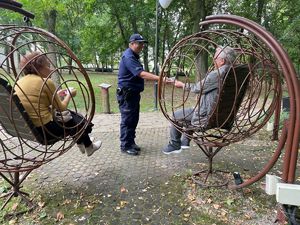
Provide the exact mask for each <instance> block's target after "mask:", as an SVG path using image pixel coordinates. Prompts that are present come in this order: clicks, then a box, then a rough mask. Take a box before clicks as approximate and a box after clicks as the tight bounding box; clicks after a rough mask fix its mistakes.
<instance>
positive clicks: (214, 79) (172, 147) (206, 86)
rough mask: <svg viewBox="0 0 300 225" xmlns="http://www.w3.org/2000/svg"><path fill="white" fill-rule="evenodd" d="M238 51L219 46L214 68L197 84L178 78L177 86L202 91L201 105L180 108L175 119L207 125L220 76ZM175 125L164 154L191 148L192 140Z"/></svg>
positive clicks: (171, 129)
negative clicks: (184, 81)
mask: <svg viewBox="0 0 300 225" xmlns="http://www.w3.org/2000/svg"><path fill="white" fill-rule="evenodd" d="M235 58H236V52H235V51H234V49H232V48H231V47H228V46H226V47H221V46H220V47H217V49H216V52H215V55H214V58H213V60H214V70H213V71H211V72H209V73H208V74H207V75H206V77H205V78H204V79H203V80H201V81H199V82H198V83H196V84H184V83H183V82H181V81H178V80H176V81H175V86H176V87H178V88H184V89H185V90H190V91H191V92H194V93H200V95H201V97H200V104H199V107H198V108H196V109H194V108H187V109H184V110H183V109H180V110H178V111H176V112H175V113H174V119H175V120H177V121H180V120H183V121H184V122H185V123H190V124H192V125H195V126H200V125H201V126H202V127H205V126H206V123H207V118H208V116H209V115H210V113H211V111H212V110H213V108H214V104H215V102H216V100H217V98H218V93H219V85H220V83H219V82H220V78H222V77H223V76H224V75H225V74H226V73H227V72H228V71H229V69H230V68H231V66H232V65H233V64H234V61H235ZM181 136H182V135H181V132H179V131H178V130H177V129H176V128H175V127H174V126H173V125H172V126H171V128H170V140H169V143H168V145H167V146H165V147H164V148H163V150H162V151H163V153H164V154H171V153H180V152H181V150H182V149H184V148H189V143H190V140H189V139H188V138H187V137H186V136H185V135H183V137H182V140H181Z"/></svg>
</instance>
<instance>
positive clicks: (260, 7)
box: [256, 0, 265, 24]
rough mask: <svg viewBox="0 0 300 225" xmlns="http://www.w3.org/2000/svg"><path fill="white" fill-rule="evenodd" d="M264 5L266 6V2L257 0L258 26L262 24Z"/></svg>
mask: <svg viewBox="0 0 300 225" xmlns="http://www.w3.org/2000/svg"><path fill="white" fill-rule="evenodd" d="M264 5H265V0H257V13H256V22H257V23H258V24H261V23H262V17H263V9H264Z"/></svg>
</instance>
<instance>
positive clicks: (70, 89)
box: [68, 87, 77, 97]
mask: <svg viewBox="0 0 300 225" xmlns="http://www.w3.org/2000/svg"><path fill="white" fill-rule="evenodd" d="M68 89H69V91H68V93H69V94H71V96H72V97H75V96H76V94H77V91H76V89H75V88H73V87H69V88H68Z"/></svg>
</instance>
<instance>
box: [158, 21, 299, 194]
mask: <svg viewBox="0 0 300 225" xmlns="http://www.w3.org/2000/svg"><path fill="white" fill-rule="evenodd" d="M215 24H217V25H220V24H221V25H232V26H235V27H238V28H240V29H241V30H247V31H248V32H249V33H251V34H253V35H254V36H255V38H256V39H257V40H258V41H259V42H260V43H262V45H264V46H265V48H266V49H268V51H267V52H268V54H271V55H273V56H274V57H275V59H276V60H277V62H278V64H279V65H280V68H281V69H282V73H283V76H284V78H285V80H286V82H287V87H288V92H289V96H290V105H291V110H290V118H289V123H285V126H284V129H283V131H282V134H281V137H280V141H279V145H278V148H277V149H276V151H275V153H274V155H273V157H272V158H271V159H270V161H269V162H268V163H267V164H266V165H265V167H264V168H263V169H262V171H260V172H259V173H258V174H257V175H256V176H254V177H253V178H251V179H249V180H247V181H246V182H244V183H242V184H240V185H234V186H231V188H242V187H245V186H247V185H250V184H252V183H254V182H256V181H258V180H259V179H261V178H262V177H263V176H264V175H265V174H266V173H267V172H268V171H269V170H270V169H271V168H272V166H273V165H274V164H275V162H276V161H277V160H278V158H279V156H280V154H281V152H282V149H283V147H284V146H285V148H286V151H285V156H284V168H283V176H282V179H283V181H284V182H288V183H293V182H294V181H295V170H296V161H297V157H298V143H299V131H300V123H299V119H300V118H299V117H300V115H299V114H300V113H299V112H300V111H299V110H300V103H299V101H300V100H299V99H300V90H299V81H298V80H297V77H296V73H295V69H294V67H293V65H292V62H291V60H290V59H289V57H288V55H287V54H286V52H285V51H284V50H283V48H282V47H281V46H280V44H279V43H278V42H277V41H276V40H275V39H274V37H273V36H272V35H271V34H270V33H268V32H267V31H266V30H265V29H264V28H263V27H261V26H260V25H258V24H256V23H255V22H253V21H250V20H248V19H245V18H243V17H240V16H234V15H215V16H208V17H206V19H205V20H204V21H203V22H201V23H200V26H203V27H205V28H206V29H207V28H208V27H209V26H210V25H215ZM206 32H208V33H207V34H211V33H213V32H218V31H215V30H213V29H212V30H202V31H201V32H199V33H197V34H193V35H191V36H188V37H186V38H183V39H182V40H181V41H179V42H178V43H177V44H176V45H175V46H174V47H173V48H172V50H171V51H170V53H169V56H168V57H167V59H166V61H165V62H164V65H163V67H162V72H161V77H160V80H159V98H160V106H161V109H162V112H163V114H164V116H165V117H166V118H167V119H168V120H169V121H170V122H171V123H172V124H173V125H174V126H175V127H176V128H177V129H178V130H179V131H181V132H186V130H185V129H183V128H182V125H179V124H178V121H176V120H174V119H173V118H172V117H171V115H172V114H171V115H169V114H168V113H167V112H166V110H165V109H166V99H165V98H164V97H165V96H164V95H165V90H164V85H165V84H164V83H163V82H162V79H163V77H164V76H166V74H165V73H166V71H167V73H168V69H169V66H170V65H169V64H171V63H172V61H174V60H176V59H175V58H174V57H173V58H172V54H175V55H176V54H177V53H178V52H179V51H180V50H179V48H181V46H184V45H185V44H186V43H187V41H188V40H192V38H193V37H195V38H201V37H202V36H203V37H204V36H205V34H206ZM228 32H234V31H230V30H228ZM209 37H210V36H209V35H208V36H207V37H206V38H209ZM212 38H213V37H212ZM259 45H260V44H259V43H258V46H259ZM201 47H202V49H203V48H205V47H206V46H201ZM253 48H255V47H253ZM253 54H254V53H253ZM180 57H181V56H180ZM266 63H267V62H266ZM165 70H166V71H165ZM258 82H259V81H258ZM275 86H276V87H277V88H278V90H277V91H279V93H281V87H280V84H279V83H277V84H276V85H275ZM173 92H174V91H173ZM173 92H172V96H171V99H173V98H174V96H173ZM187 95H188V94H187ZM187 95H183V98H182V100H183V103H182V104H183V105H180V106H181V107H184V103H185V101H186V98H187V97H186V96H187ZM280 98H281V94H279V95H278V96H277V98H276V99H273V101H274V105H273V106H272V108H270V111H269V113H270V112H272V113H274V112H275V129H278V120H279V110H278V109H279V107H280ZM250 101H251V99H250ZM217 102H218V101H217ZM254 104H256V103H254ZM173 107H174V105H173V102H172V109H173ZM194 107H197V105H196V106H194ZM296 112H298V113H296ZM173 114H174V111H173ZM269 118H270V115H269V114H268V117H267V118H266V120H264V122H263V123H261V124H260V125H258V126H257V127H255V128H254V130H251V131H250V132H245V134H243V135H241V136H240V140H242V139H244V138H245V137H247V136H250V135H251V134H253V133H255V132H256V131H257V130H259V129H260V128H262V126H263V125H264V124H265V123H266V122H267V121H268V120H269ZM276 126H277V127H276ZM237 129H239V125H238V124H237ZM275 132H276V131H273V137H274V136H275V135H276V134H275ZM277 132H278V131H277ZM229 133H230V132H229ZM223 135H224V134H222V133H220V137H216V140H217V141H218V140H219V142H215V141H214V140H209V139H208V140H207V141H206V142H205V138H206V137H205V136H203V135H202V136H189V137H190V138H192V139H193V140H194V141H196V143H197V144H198V146H199V147H200V149H202V150H203V148H204V150H205V151H204V153H205V154H206V155H207V157H208V159H209V162H210V163H212V158H213V157H214V155H215V154H216V153H217V152H218V151H219V150H220V148H221V147H222V146H225V145H228V144H230V143H232V142H233V139H231V138H230V137H229V139H228V140H227V141H228V142H226V143H224V142H223V141H222V140H224V137H222V136H223ZM203 137H204V139H203ZM199 138H201V139H199ZM238 139H239V138H235V140H238ZM211 148H216V149H215V151H214V150H212V149H211ZM207 149H208V150H207ZM206 150H207V151H206ZM209 168H210V169H209V171H210V172H212V169H211V165H209Z"/></svg>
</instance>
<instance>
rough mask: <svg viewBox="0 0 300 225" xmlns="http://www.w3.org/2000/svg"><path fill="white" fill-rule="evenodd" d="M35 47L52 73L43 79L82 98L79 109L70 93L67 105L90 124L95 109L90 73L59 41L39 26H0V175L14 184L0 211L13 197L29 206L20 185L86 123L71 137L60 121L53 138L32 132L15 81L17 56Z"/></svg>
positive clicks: (12, 6) (17, 7) (7, 4)
mask: <svg viewBox="0 0 300 225" xmlns="http://www.w3.org/2000/svg"><path fill="white" fill-rule="evenodd" d="M0 7H2V8H5V9H9V10H13V11H15V12H18V13H21V14H23V15H25V17H26V19H25V20H24V21H26V22H27V23H28V22H30V19H33V18H34V15H33V14H31V13H30V12H28V11H25V10H23V9H22V5H21V4H20V3H18V2H15V1H4V2H1V3H0ZM33 51H38V52H40V53H41V55H43V56H45V57H46V58H47V60H48V61H49V62H50V66H51V69H52V71H53V72H52V73H51V74H50V75H49V77H48V78H47V79H49V78H52V77H54V76H55V77H56V80H58V81H59V86H58V87H57V90H59V89H64V88H69V87H76V89H77V95H76V99H78V98H81V102H82V103H81V104H82V105H81V106H80V107H81V108H80V110H79V105H78V103H76V99H75V98H73V97H72V98H71V100H70V103H69V106H68V108H69V109H72V110H73V111H75V112H80V113H81V115H82V116H83V118H84V119H85V120H87V121H88V122H90V121H91V120H92V118H93V116H94V112H95V97H94V92H93V88H92V85H91V82H90V80H89V77H88V75H87V73H86V71H85V70H84V68H83V66H82V64H81V63H80V61H79V60H78V58H77V57H76V56H75V55H74V53H73V52H72V51H71V49H70V48H69V47H68V46H67V45H66V44H65V43H64V42H63V41H61V40H60V39H59V38H57V37H56V36H55V35H53V34H51V33H49V32H47V31H45V30H43V29H40V28H35V27H30V26H15V25H0V145H1V146H0V176H1V177H2V178H3V179H4V180H6V181H7V182H8V184H9V185H11V187H12V188H11V190H10V191H9V192H8V193H7V194H6V195H5V196H2V197H7V199H6V201H5V202H4V204H3V205H2V207H1V209H3V208H4V207H5V206H6V205H7V203H8V202H9V201H10V200H11V198H12V197H17V196H19V197H21V199H22V200H24V201H25V203H26V204H28V205H29V206H30V209H32V208H33V207H34V204H33V203H32V201H30V200H29V198H28V194H27V193H25V192H23V191H21V190H20V189H21V187H22V186H21V185H22V183H23V182H24V180H25V179H26V177H27V176H28V175H29V174H30V172H31V171H32V170H34V169H36V168H38V167H40V166H41V165H43V164H45V163H47V162H49V161H51V160H53V159H55V158H57V157H59V156H60V155H62V154H64V153H65V152H67V151H68V150H69V149H71V148H72V147H73V146H74V144H75V143H76V140H77V139H78V138H79V137H80V136H81V134H82V133H83V131H84V129H85V128H86V127H87V125H88V123H85V124H84V125H83V126H80V128H78V129H77V132H76V133H75V134H72V135H70V133H69V132H68V128H67V127H65V126H64V123H63V122H62V123H60V125H61V126H62V127H63V128H64V135H63V136H55V134H53V139H51V140H49V139H47V138H46V136H45V131H46V128H45V127H43V133H40V132H38V131H37V130H36V128H35V126H34V125H33V123H32V121H31V119H30V117H29V116H28V114H27V112H26V111H25V109H24V107H23V105H22V104H21V102H20V100H19V98H18V97H17V96H16V95H15V93H14V90H15V88H16V86H17V83H16V82H17V81H18V80H19V79H20V78H22V77H23V76H24V74H23V70H21V69H20V68H19V67H18V64H19V62H20V59H21V57H23V56H24V55H25V54H26V53H28V52H33ZM32 60H33V59H32ZM28 63H30V61H29V62H28ZM47 79H45V80H47ZM45 82H46V81H45ZM45 82H44V83H45ZM52 101H53V100H52ZM38 115H39V112H37V116H38ZM78 127H79V124H78ZM75 128H76V127H75ZM30 209H29V210H30Z"/></svg>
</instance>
